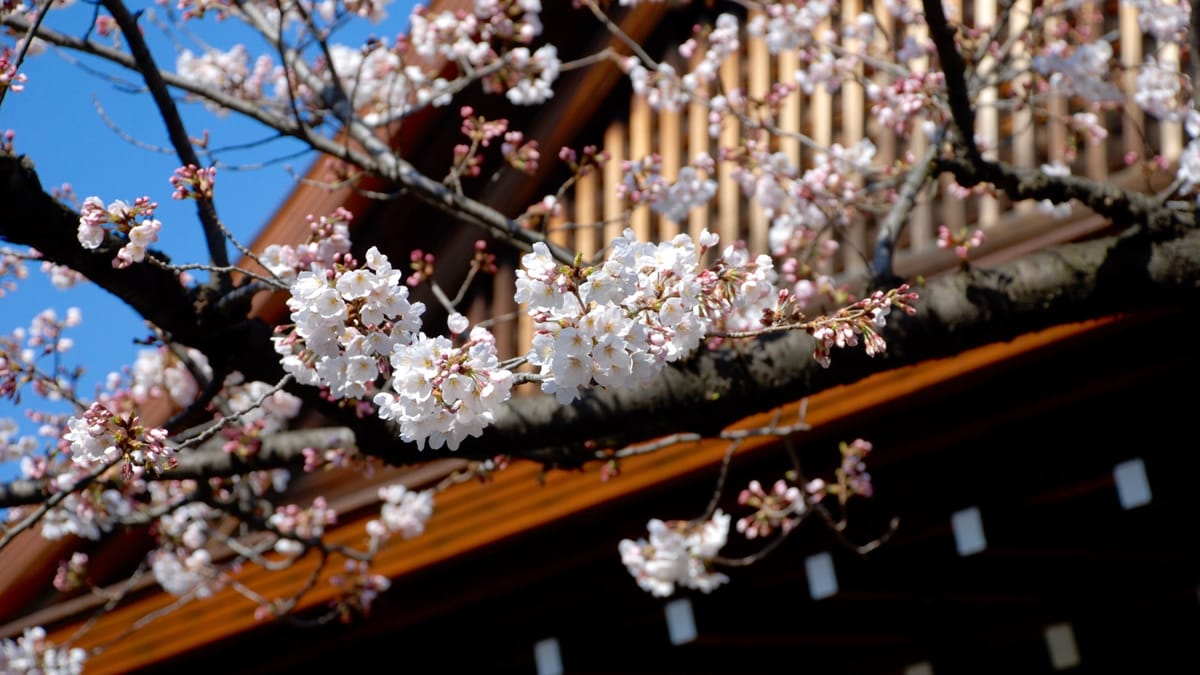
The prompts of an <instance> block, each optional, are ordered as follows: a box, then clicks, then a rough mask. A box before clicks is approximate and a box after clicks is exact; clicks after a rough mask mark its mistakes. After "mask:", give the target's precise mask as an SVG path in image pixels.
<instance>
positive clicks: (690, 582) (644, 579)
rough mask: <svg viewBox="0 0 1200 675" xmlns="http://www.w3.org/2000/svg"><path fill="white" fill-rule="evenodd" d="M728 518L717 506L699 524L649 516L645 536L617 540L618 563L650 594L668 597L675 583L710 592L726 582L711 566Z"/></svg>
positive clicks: (724, 536) (726, 533) (725, 535)
mask: <svg viewBox="0 0 1200 675" xmlns="http://www.w3.org/2000/svg"><path fill="white" fill-rule="evenodd" d="M729 519H730V516H729V515H728V514H726V513H723V512H722V511H721V510H720V509H718V510H717V511H716V512H715V513H713V515H712V517H711V518H710V519H708V520H706V521H704V522H701V523H691V522H687V521H668V522H663V521H661V520H658V519H657V518H655V519H652V520H651V521H650V522H649V523H648V524H647V525H646V529H647V530H649V539H638V540H637V541H633V540H630V539H622V540H621V543H620V546H619V549H620V552H621V562H623V563H624V564H625V567H626V568H627V569H628V570H629V573H630V574H632V575H633V577H634V579H636V580H637V583H638V586H640V587H641V588H642V589H643V590H645V591H648V592H649V593H651V594H652V595H655V596H658V597H666V596H669V595H671V594H673V593H674V592H675V587H676V586H682V587H684V588H692V589H696V590H699V591H702V592H704V593H708V592H711V591H712V590H713V589H715V588H717V587H718V586H720V585H721V584H723V583H726V582H727V581H729V577H727V576H725V575H724V574H721V573H720V572H714V571H713V570H712V569H711V565H712V560H713V558H714V557H716V555H717V552H718V551H720V550H721V548H722V547H724V546H725V542H726V540H727V539H728V536H729Z"/></svg>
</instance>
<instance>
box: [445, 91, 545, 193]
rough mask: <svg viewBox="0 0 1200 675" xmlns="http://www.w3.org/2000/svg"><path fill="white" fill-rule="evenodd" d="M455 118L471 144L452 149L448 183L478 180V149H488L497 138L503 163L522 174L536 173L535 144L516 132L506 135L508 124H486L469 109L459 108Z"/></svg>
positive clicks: (488, 122) (479, 168) (479, 159)
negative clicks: (469, 178) (459, 117)
mask: <svg viewBox="0 0 1200 675" xmlns="http://www.w3.org/2000/svg"><path fill="white" fill-rule="evenodd" d="M459 114H460V115H462V118H463V123H462V127H461V129H462V133H463V135H464V136H466V137H467V138H468V139H469V140H470V141H471V142H470V144H469V145H468V144H459V145H456V146H454V164H453V168H452V169H451V180H455V179H457V178H458V177H459V176H478V175H479V172H480V170H481V169H482V166H483V161H484V157H483V156H482V155H481V154H479V149H480V148H486V147H488V146H490V145H491V144H492V142H493V141H494V140H495V139H497V138H500V139H501V143H500V154H501V156H502V157H503V158H504V161H505V163H507V164H508V165H509V166H511V167H513V168H515V169H517V170H518V171H521V172H522V173H527V174H532V173H534V172H535V171H537V167H538V160H539V159H540V153H539V152H538V143H537V141H535V140H526V139H525V134H524V133H522V132H520V131H509V130H508V120H503V119H499V120H488V119H487V118H485V117H483V116H480V115H476V114H475V110H474V108H472V107H471V106H463V107H462V108H461V109H460V110H459Z"/></svg>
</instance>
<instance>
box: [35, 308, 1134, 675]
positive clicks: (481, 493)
mask: <svg viewBox="0 0 1200 675" xmlns="http://www.w3.org/2000/svg"><path fill="white" fill-rule="evenodd" d="M1115 322H1119V320H1103V321H1092V322H1086V323H1080V324H1070V325H1066V326H1059V327H1056V328H1051V329H1047V330H1044V331H1041V332H1038V333H1033V334H1029V335H1025V336H1022V337H1020V338H1017V339H1016V340H1013V341H1012V342H1008V343H997V344H993V345H988V346H985V347H980V348H977V349H974V350H971V351H968V352H965V353H963V354H960V355H958V356H955V357H952V358H948V359H941V360H937V361H931V362H926V363H922V364H917V365H914V366H908V367H905V368H900V369H897V370H893V371H888V372H884V373H879V374H877V375H874V376H871V377H869V378H866V379H864V380H862V381H860V382H857V383H854V384H851V385H845V386H841V387H837V388H834V389H831V390H828V391H825V392H821V393H819V394H816V395H814V396H812V397H810V398H809V400H808V404H807V417H806V419H807V421H808V422H809V424H810V425H812V427H813V428H814V430H821V429H824V428H827V427H838V428H841V427H843V426H846V427H848V426H849V425H850V424H852V422H853V420H854V419H856V418H857V416H858V415H861V414H863V413H866V412H869V411H870V410H872V409H875V408H878V407H880V406H886V405H889V404H893V403H896V402H898V401H900V400H901V399H903V398H906V397H911V396H919V395H920V393H921V392H922V391H923V390H926V389H928V388H931V387H936V386H940V385H944V384H946V383H949V382H952V381H956V380H958V379H960V378H969V377H973V376H979V375H980V374H981V373H983V372H984V371H986V370H987V369H989V368H993V367H998V366H1002V364H1003V363H1005V362H1006V361H1008V360H1010V359H1013V358H1018V357H1021V356H1023V355H1030V354H1036V353H1041V352H1044V351H1046V350H1054V349H1058V348H1067V347H1069V345H1070V344H1071V343H1072V342H1073V340H1074V339H1075V338H1081V337H1085V336H1087V335H1088V334H1089V333H1091V332H1093V331H1098V330H1102V329H1106V328H1107V327H1109V326H1111V325H1113V324H1114V323H1115ZM796 408H797V405H796V404H793V405H792V406H789V409H788V410H787V411H785V413H784V415H785V418H786V417H787V416H788V415H794V414H795V412H796ZM768 417H769V414H767V413H764V414H762V415H757V416H754V417H752V418H748V419H746V420H744V421H743V422H742V423H740V424H739V425H738V426H745V427H751V428H752V427H756V426H763V425H764V424H765V423H766V422H767V420H768ZM774 445H775V442H773V441H770V440H766V439H761V438H759V439H752V440H751V441H749V442H747V443H745V444H744V445H743V446H742V448H741V449H740V450H739V451H738V452H739V456H744V455H752V454H755V453H762V452H767V451H770V450H771V449H772V448H773V447H774ZM726 448H727V443H725V442H722V441H705V442H700V443H683V444H677V445H675V446H671V447H669V448H666V449H664V450H661V451H659V452H656V453H653V454H649V455H644V456H638V457H632V458H629V459H627V460H624V461H623V463H622V474H621V476H620V478H619V479H617V480H613V481H609V482H607V483H605V482H601V481H600V480H599V479H598V477H597V474H596V473H595V472H594V471H587V472H574V473H566V472H556V473H554V474H552V475H551V476H550V477H549V479H548V480H546V481H545V482H544V484H543V483H540V482H539V477H538V474H539V472H540V467H537V466H534V465H531V464H516V465H514V466H512V467H510V468H509V469H507V470H505V471H502V472H499V473H498V474H496V476H495V478H494V480H493V481H491V482H490V483H489V484H487V485H485V486H479V485H477V484H472V483H468V484H460V485H457V486H454V487H451V488H450V489H448V490H446V491H445V492H443V493H441V494H440V495H439V496H438V497H437V501H436V507H435V512H434V517H433V518H432V519H431V520H430V522H429V524H428V529H427V531H426V532H425V534H423V535H421V536H420V537H418V538H416V539H413V540H411V541H393V542H390V543H389V544H388V545H386V546H385V547H384V548H383V549H382V550H381V551H380V554H379V556H378V557H377V559H376V560H375V562H374V564H373V566H372V570H373V571H374V572H376V573H379V574H383V575H385V576H387V577H389V578H391V579H393V580H396V579H402V578H404V577H406V576H408V575H413V574H416V573H418V572H420V571H422V570H425V569H428V568H430V567H432V566H434V565H438V564H440V563H444V562H447V561H449V560H451V559H453V558H455V557H457V556H462V555H465V554H467V553H469V552H472V551H476V550H479V549H481V548H484V547H487V546H490V545H493V544H497V543H499V542H502V541H504V540H507V539H510V538H512V537H515V536H518V535H525V534H528V533H531V532H535V531H537V530H538V529H539V528H542V527H546V526H549V525H551V524H552V523H554V522H556V521H558V520H560V519H562V518H567V517H570V516H572V515H575V514H578V513H581V512H583V511H586V510H588V509H594V508H598V507H600V506H602V505H604V504H606V503H609V502H611V501H613V500H620V499H626V498H630V497H633V496H635V495H637V494H638V493H640V492H642V491H645V490H651V489H662V486H663V485H664V484H668V483H670V482H671V481H673V480H678V479H681V478H684V477H687V476H690V475H694V474H695V473H696V472H700V471H713V470H715V469H716V467H717V466H719V464H720V463H721V461H722V458H723V455H724V453H725V450H726ZM374 516H375V514H374V512H373V511H372V510H363V511H361V512H359V513H357V514H354V515H351V516H349V517H347V518H345V519H344V520H342V521H340V522H339V523H338V524H337V525H336V526H335V527H333V528H331V529H330V530H329V531H328V532H327V535H328V539H329V540H330V542H331V543H334V544H343V545H347V546H356V545H361V543H362V540H363V536H364V534H363V533H364V529H363V528H364V527H365V523H366V521H367V520H369V519H371V518H372V517H374ZM631 534H636V533H631ZM614 555H615V553H614ZM312 570H313V561H311V560H310V561H307V562H301V563H298V564H297V565H296V566H294V567H292V568H290V569H288V570H285V571H282V572H275V573H271V572H266V571H265V570H263V569H261V568H259V567H257V566H252V565H247V566H245V568H244V569H242V570H241V571H240V572H238V573H236V574H235V578H236V579H237V581H238V582H239V583H240V584H243V585H244V586H246V587H249V588H252V589H254V590H255V591H256V592H259V593H261V594H263V595H267V596H270V595H272V594H286V593H287V592H288V591H289V590H294V589H296V588H299V587H301V586H302V585H303V584H304V583H305V582H306V581H307V579H308V577H309V575H310V574H311V572H312ZM340 571H341V565H340V563H336V562H335V563H334V564H332V565H331V566H330V567H329V568H328V569H327V570H326V571H325V572H324V573H323V575H322V578H321V580H320V581H319V582H318V583H317V584H316V586H315V587H314V588H313V589H312V591H310V593H309V594H308V595H307V596H306V597H305V599H304V601H303V603H302V604H301V606H300V607H299V608H298V609H301V610H303V609H312V608H316V607H319V606H321V605H322V604H323V603H326V602H328V601H329V600H331V599H332V598H333V597H334V594H335V590H334V588H333V587H332V586H331V585H330V584H329V583H328V578H329V576H330V575H331V574H336V573H338V572H340ZM448 592H450V591H449V590H448ZM462 592H466V591H462ZM173 601H174V598H172V597H170V596H167V595H166V594H165V593H162V592H154V593H148V594H145V595H144V596H142V597H138V598H136V599H134V600H133V601H131V602H129V603H128V604H126V605H123V606H120V607H117V608H116V609H114V610H112V611H110V612H108V613H106V614H104V615H103V616H100V617H99V618H98V619H96V620H95V622H94V623H93V624H92V626H91V627H90V628H89V630H88V632H87V633H86V635H84V636H83V637H82V638H81V639H80V640H79V641H78V643H77V644H78V645H80V646H84V647H91V646H95V645H101V644H104V645H107V648H106V651H104V652H103V653H101V654H100V655H98V656H96V657H94V658H93V659H91V660H89V663H88V669H89V672H94V673H118V672H128V671H130V670H133V669H136V668H138V667H140V666H144V665H147V664H150V663H153V662H155V661H158V660H161V659H165V658H167V657H171V656H175V655H178V654H180V653H183V652H186V651H188V650H191V649H200V648H203V647H204V646H205V645H207V644H212V643H216V642H219V641H221V640H223V639H225V638H228V637H232V636H234V635H237V634H241V633H243V632H245V631H251V630H254V628H255V627H256V626H258V625H261V624H260V622H257V621H255V620H254V617H253V610H254V607H253V605H252V604H251V603H250V602H249V601H248V600H246V599H245V598H244V597H242V596H241V595H239V594H237V593H236V592H235V591H233V590H230V589H228V588H226V589H224V590H222V591H220V592H218V593H217V594H216V595H215V597H213V598H210V599H206V600H201V601H195V602H192V603H189V604H187V605H186V606H184V607H182V608H180V609H176V610H175V611H174V612H173V613H172V614H171V618H169V619H164V620H160V621H159V622H158V623H157V624H155V626H154V627H153V628H151V629H149V630H143V631H137V632H134V633H132V634H126V632H127V629H128V627H129V626H130V625H133V624H134V623H135V622H137V621H138V620H139V619H141V618H142V617H144V616H147V615H149V614H152V613H155V612H159V611H164V609H165V608H166V607H168V606H169V605H171V603H172V602H173ZM447 602H451V600H450V599H448V600H447ZM426 609H428V608H426ZM426 609H423V610H422V613H423V612H425V611H426ZM47 618H48V617H47ZM82 621H83V619H82V617H81V618H76V619H74V620H70V621H68V622H67V623H64V624H61V625H58V626H55V627H53V629H52V632H51V635H50V638H51V639H52V640H61V639H65V638H67V637H68V636H71V635H73V634H74V632H75V631H76V630H77V629H78V628H79V626H80V625H81V623H82Z"/></svg>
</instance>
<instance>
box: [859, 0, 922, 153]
mask: <svg viewBox="0 0 1200 675" xmlns="http://www.w3.org/2000/svg"><path fill="white" fill-rule="evenodd" d="M873 9H874V12H875V25H876V26H877V29H876V31H875V43H874V46H873V47H872V49H873V51H874V52H876V53H886V51H887V50H888V49H889V48H890V47H889V44H888V40H889V39H893V40H894V39H895V35H896V22H895V20H894V19H893V17H892V14H891V12H889V11H888V8H887V3H886V2H875V3H873ZM901 39H903V37H901ZM897 46H898V45H897ZM874 77H875V82H876V84H878V85H879V86H881V87H886V86H887V83H888V81H889V80H890V78H891V76H890V75H888V74H887V73H886V72H884V71H883V70H882V69H880V70H877V71H876V72H875V76H874ZM917 133H921V132H920V130H919V129H918V130H917ZM867 134H868V135H870V136H871V138H872V140H874V141H875V148H876V150H877V153H876V154H877V156H878V157H879V162H880V164H881V165H883V166H887V165H889V164H891V163H892V162H893V161H894V160H895V159H896V140H897V139H896V134H895V133H894V132H893V131H892V130H891V129H887V128H884V127H882V126H880V125H879V124H878V123H877V122H876V121H875V118H874V116H873V115H868V116H867Z"/></svg>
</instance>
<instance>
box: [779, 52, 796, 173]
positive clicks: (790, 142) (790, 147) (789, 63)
mask: <svg viewBox="0 0 1200 675" xmlns="http://www.w3.org/2000/svg"><path fill="white" fill-rule="evenodd" d="M799 68H800V57H799V56H798V55H797V54H796V52H795V51H793V50H790V49H789V50H787V51H783V52H780V53H779V80H780V81H781V82H787V83H790V84H792V85H795V79H793V78H794V76H795V74H796V71H797V70H798V69H799ZM779 128H780V129H782V130H784V131H785V132H788V133H791V134H798V133H800V90H799V88H798V87H797V88H793V90H792V92H791V93H790V94H788V95H787V97H785V98H784V99H783V106H782V107H781V108H780V109H779ZM779 150H780V152H782V153H783V154H784V155H786V156H787V158H788V161H789V162H791V163H792V165H793V166H795V167H796V168H799V167H800V139H798V138H795V137H790V136H787V135H785V136H782V137H781V138H780V139H779Z"/></svg>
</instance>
